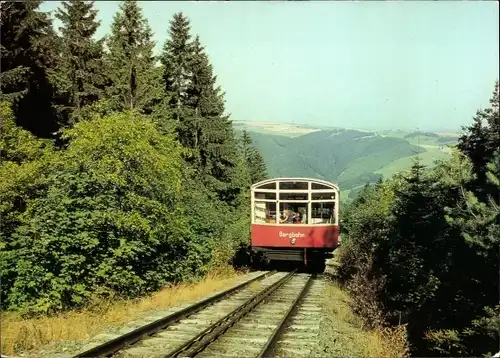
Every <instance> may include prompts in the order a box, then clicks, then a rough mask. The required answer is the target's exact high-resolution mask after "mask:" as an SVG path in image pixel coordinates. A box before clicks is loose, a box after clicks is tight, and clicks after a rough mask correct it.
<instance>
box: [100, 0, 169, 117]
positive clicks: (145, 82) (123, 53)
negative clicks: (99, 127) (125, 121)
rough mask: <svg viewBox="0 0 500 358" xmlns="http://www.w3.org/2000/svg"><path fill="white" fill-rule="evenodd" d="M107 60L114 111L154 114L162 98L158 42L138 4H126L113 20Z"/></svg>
mask: <svg viewBox="0 0 500 358" xmlns="http://www.w3.org/2000/svg"><path fill="white" fill-rule="evenodd" d="M106 45H107V48H108V52H107V54H106V56H105V63H106V69H107V76H108V77H109V81H110V83H109V86H107V96H108V98H109V101H110V103H111V104H112V108H114V109H115V110H124V109H138V110H140V111H144V112H145V113H148V114H149V113H151V112H152V111H153V109H154V106H155V105H157V104H158V103H159V102H160V101H161V98H162V94H163V93H162V91H161V81H160V78H161V77H160V76H161V68H160V67H158V66H156V62H157V58H156V56H154V55H153V49H154V46H155V42H154V40H153V33H152V31H151V28H150V26H149V24H148V21H147V19H145V18H144V17H143V15H142V11H141V9H140V7H139V5H138V4H137V1H135V0H133V1H123V2H122V3H121V4H120V9H119V10H118V12H117V13H116V15H115V17H114V18H113V23H112V25H111V33H110V35H109V37H108V39H107V42H106Z"/></svg>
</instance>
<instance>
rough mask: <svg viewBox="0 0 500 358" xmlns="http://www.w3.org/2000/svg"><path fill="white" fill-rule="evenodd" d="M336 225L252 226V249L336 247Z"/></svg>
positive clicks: (337, 231)
mask: <svg viewBox="0 0 500 358" xmlns="http://www.w3.org/2000/svg"><path fill="white" fill-rule="evenodd" d="M338 237H339V227H338V226H336V225H314V226H297V225H279V226H273V225H259V224H252V246H253V247H287V248H304V247H306V248H325V249H327V248H331V249H334V248H335V247H337V245H338Z"/></svg>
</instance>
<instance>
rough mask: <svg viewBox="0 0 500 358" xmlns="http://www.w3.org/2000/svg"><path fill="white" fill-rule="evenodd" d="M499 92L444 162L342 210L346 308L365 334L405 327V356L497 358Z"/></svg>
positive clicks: (367, 193)
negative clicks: (407, 346) (358, 319)
mask: <svg viewBox="0 0 500 358" xmlns="http://www.w3.org/2000/svg"><path fill="white" fill-rule="evenodd" d="M498 90H499V87H498V81H497V82H496V83H495V89H494V91H493V95H492V98H491V99H490V105H491V106H490V107H489V108H486V109H481V110H478V111H477V113H476V115H475V116H474V118H473V123H472V124H471V125H470V126H468V127H466V128H463V133H462V135H461V137H460V138H459V140H458V144H457V145H456V146H455V148H454V152H453V156H452V158H451V159H450V160H443V161H441V162H438V163H437V165H436V166H435V167H433V168H432V169H429V168H426V167H425V166H423V165H422V164H421V163H420V162H419V161H418V160H416V161H415V162H414V164H413V166H412V168H411V170H410V171H409V172H407V173H399V174H397V175H394V176H393V177H392V178H391V179H388V180H384V181H382V180H381V181H379V182H378V183H377V184H375V185H366V186H365V187H364V189H363V190H362V192H361V193H360V195H359V196H358V197H357V198H356V199H355V200H354V201H353V202H352V203H350V204H348V205H347V206H344V207H342V208H341V215H342V226H341V232H342V243H343V246H342V247H341V248H340V249H339V251H338V254H339V256H338V257H339V261H338V263H337V265H338V266H337V267H336V269H337V274H338V277H339V279H340V281H341V283H342V285H343V287H344V288H346V289H347V291H348V292H349V293H350V296H351V297H352V299H353V300H352V308H353V310H354V311H355V312H356V313H357V314H358V315H359V316H361V317H363V320H364V324H365V325H366V327H394V326H401V325H404V326H405V327H406V330H407V334H408V340H409V343H410V345H411V347H412V355H414V356H426V357H431V356H435V357H436V356H441V357H442V356H454V357H457V356H460V357H464V356H469V357H470V356H475V357H477V356H492V355H493V354H494V353H496V352H498V351H499V344H500V340H499V338H500V306H499V292H500V291H499V289H500V287H499V272H500V271H499V269H500V267H499V260H500V256H499V249H500V245H499V244H500V119H499V115H498Z"/></svg>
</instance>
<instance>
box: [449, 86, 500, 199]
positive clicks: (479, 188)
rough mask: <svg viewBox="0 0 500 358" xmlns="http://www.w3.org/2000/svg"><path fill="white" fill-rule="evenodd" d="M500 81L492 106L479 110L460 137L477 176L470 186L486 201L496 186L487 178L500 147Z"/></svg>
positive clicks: (461, 148) (491, 100)
mask: <svg viewBox="0 0 500 358" xmlns="http://www.w3.org/2000/svg"><path fill="white" fill-rule="evenodd" d="M498 90H499V84H498V81H496V83H495V89H494V90H493V95H492V97H491V98H490V104H491V108H486V109H483V110H478V111H477V112H476V116H475V117H474V124H472V125H471V126H469V127H464V128H463V129H464V130H465V133H464V134H463V135H462V136H461V137H460V138H459V141H458V148H459V149H460V151H462V153H464V154H465V155H467V156H468V157H469V158H470V160H471V163H472V166H473V170H474V172H475V174H476V178H475V179H474V180H473V181H471V183H470V184H469V185H468V188H469V189H471V190H473V191H475V192H476V194H477V195H478V197H479V199H481V200H483V201H485V200H487V197H488V195H491V194H492V190H494V189H495V188H494V187H492V186H491V184H490V183H489V181H488V180H487V176H486V173H487V166H488V163H489V162H491V161H492V159H493V156H494V155H495V151H496V150H497V149H498V148H500V134H499V133H500V117H499V111H498V105H499V100H498Z"/></svg>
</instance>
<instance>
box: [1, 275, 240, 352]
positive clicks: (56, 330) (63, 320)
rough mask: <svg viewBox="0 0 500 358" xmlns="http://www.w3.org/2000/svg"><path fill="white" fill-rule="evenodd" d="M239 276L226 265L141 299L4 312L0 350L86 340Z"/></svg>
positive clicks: (230, 282)
mask: <svg viewBox="0 0 500 358" xmlns="http://www.w3.org/2000/svg"><path fill="white" fill-rule="evenodd" d="M240 275H241V274H240V273H238V272H236V271H234V270H233V269H232V268H229V267H228V268H225V269H222V270H218V271H217V272H213V273H210V274H208V275H207V276H206V277H205V278H204V279H202V280H201V281H199V282H197V283H192V284H179V285H173V286H169V287H165V288H164V289H162V290H161V291H159V292H157V293H155V294H152V295H151V296H148V297H144V298H141V299H135V300H121V299H114V300H108V301H99V302H95V303H94V304H93V305H92V307H88V308H86V309H82V310H78V311H71V312H66V313H62V314H59V315H56V316H47V317H39V318H31V319H24V318H22V317H21V316H20V315H19V314H16V313H9V312H6V313H3V314H2V322H1V323H0V324H1V327H0V328H1V329H0V333H1V337H0V338H1V353H2V354H4V355H8V356H10V355H14V354H16V355H17V354H23V353H33V352H36V351H37V350H39V349H41V348H43V347H44V346H46V345H49V344H53V343H56V344H57V343H58V342H63V341H77V340H84V339H88V338H90V337H91V336H94V335H96V334H98V333H99V332H100V331H102V330H104V329H105V328H106V327H108V326H110V325H116V324H122V323H126V322H128V321H131V320H133V319H135V318H137V317H138V316H140V315H141V314H143V313H145V312H147V311H150V310H153V309H158V308H169V307H175V306H177V305H180V304H183V303H187V302H190V301H194V300H198V299H201V298H203V297H204V296H207V295H209V294H211V293H213V292H215V291H218V290H222V289H226V288H229V287H230V286H232V285H234V284H235V283H236V280H237V279H238V276H240Z"/></svg>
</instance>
